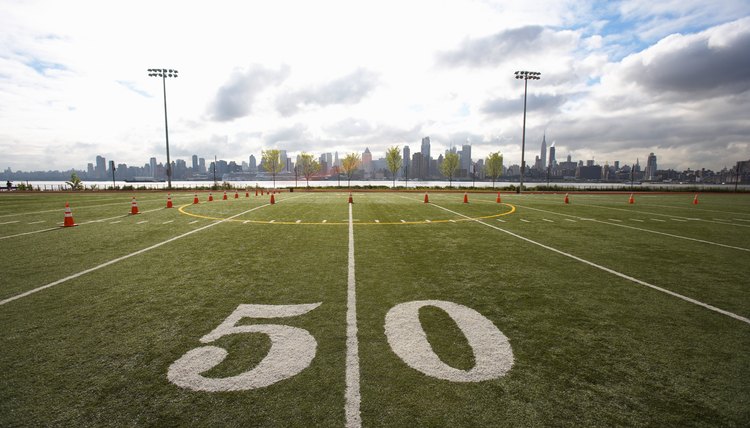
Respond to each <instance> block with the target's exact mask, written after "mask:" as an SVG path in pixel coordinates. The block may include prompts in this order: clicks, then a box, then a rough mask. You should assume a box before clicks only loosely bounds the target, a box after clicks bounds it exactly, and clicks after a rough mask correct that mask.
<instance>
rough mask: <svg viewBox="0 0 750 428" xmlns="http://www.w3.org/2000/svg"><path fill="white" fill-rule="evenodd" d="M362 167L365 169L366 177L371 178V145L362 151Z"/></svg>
mask: <svg viewBox="0 0 750 428" xmlns="http://www.w3.org/2000/svg"><path fill="white" fill-rule="evenodd" d="M362 169H363V170H364V171H365V178H370V176H371V174H372V153H370V148H369V147H366V148H365V152H364V153H362Z"/></svg>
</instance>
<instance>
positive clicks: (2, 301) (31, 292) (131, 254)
mask: <svg viewBox="0 0 750 428" xmlns="http://www.w3.org/2000/svg"><path fill="white" fill-rule="evenodd" d="M269 205H270V204H265V205H261V206H258V207H255V208H251V209H249V210H247V211H243V212H241V213H239V214H236V215H233V216H232V217H229V218H228V219H227V220H230V219H233V218H235V217H239V216H241V215H244V214H247V213H249V212H251V211H255V210H257V209H259V208H263V207H267V206H269ZM224 221H225V220H221V221H217V222H215V223H211V224H209V225H206V226H203V227H200V228H198V229H193V230H191V231H189V232H186V233H183V234H182V235H178V236H175V237H174V238H169V239H167V240H166V241H162V242H159V243H158V244H154V245H152V246H150V247H146V248H144V249H141V250H138V251H135V252H133V253H130V254H127V255H124V256H122V257H118V258H116V259H113V260H110V261H108V262H104V263H102V264H100V265H98V266H94V267H92V268H90V269H86V270H84V271H81V272H78V273H75V274H73V275H70V276H67V277H65V278H63V279H59V280H57V281H55V282H51V283H49V284H47V285H43V286H41V287H37V288H34V289H33V290H29V291H26V292H24V293H21V294H17V295H15V296H12V297H8V298H7V299H5V300H0V306H2V305H5V304H6V303H10V302H12V301H14V300H17V299H20V298H22V297H26V296H29V295H31V294H34V293H37V292H39V291H42V290H46V289H47V288H50V287H54V286H55V285H59V284H62V283H63V282H66V281H69V280H71V279H76V278H78V277H80V276H83V275H86V274H87V273H91V272H94V271H96V270H99V269H101V268H104V267H107V266H109V265H113V264H115V263H117V262H121V261H123V260H126V259H129V258H131V257H133V256H137V255H139V254H143V253H145V252H147V251H151V250H153V249H155V248H159V247H161V246H162V245H165V244H169V243H170V242H173V241H176V240H178V239H181V238H184V237H186V236H189V235H192V234H193V233H196V232H200V231H202V230H206V229H208V228H210V227H213V226H216V225H217V224H221V223H224Z"/></svg>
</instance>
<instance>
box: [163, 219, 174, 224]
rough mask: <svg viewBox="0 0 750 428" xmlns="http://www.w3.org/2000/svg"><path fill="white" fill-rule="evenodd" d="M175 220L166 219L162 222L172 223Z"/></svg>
mask: <svg viewBox="0 0 750 428" xmlns="http://www.w3.org/2000/svg"><path fill="white" fill-rule="evenodd" d="M173 221H174V220H167V221H165V222H164V223H162V224H169V223H172V222H173Z"/></svg>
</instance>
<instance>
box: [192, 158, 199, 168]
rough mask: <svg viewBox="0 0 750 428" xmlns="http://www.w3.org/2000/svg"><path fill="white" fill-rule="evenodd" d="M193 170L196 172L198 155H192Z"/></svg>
mask: <svg viewBox="0 0 750 428" xmlns="http://www.w3.org/2000/svg"><path fill="white" fill-rule="evenodd" d="M192 168H193V172H198V155H193V165H192Z"/></svg>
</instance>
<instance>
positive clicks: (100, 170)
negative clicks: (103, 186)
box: [94, 156, 107, 178]
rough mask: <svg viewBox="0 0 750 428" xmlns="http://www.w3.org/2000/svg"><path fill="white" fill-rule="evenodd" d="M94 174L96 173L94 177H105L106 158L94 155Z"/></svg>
mask: <svg viewBox="0 0 750 428" xmlns="http://www.w3.org/2000/svg"><path fill="white" fill-rule="evenodd" d="M94 174H95V175H96V178H106V177H107V160H106V159H104V157H102V156H97V157H96V167H95V169H94Z"/></svg>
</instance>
